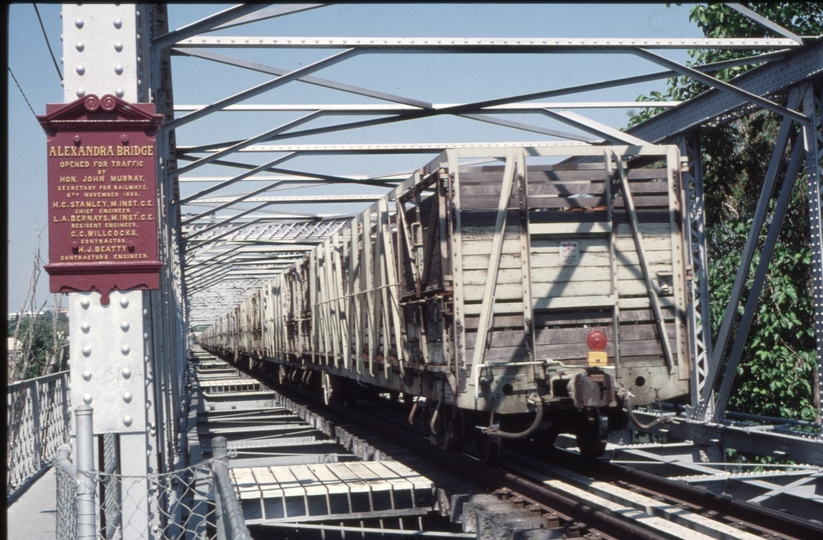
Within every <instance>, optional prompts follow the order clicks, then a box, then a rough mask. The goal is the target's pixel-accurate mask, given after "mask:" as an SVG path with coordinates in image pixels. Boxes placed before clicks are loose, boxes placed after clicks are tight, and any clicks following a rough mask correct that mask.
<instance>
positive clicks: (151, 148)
mask: <svg viewBox="0 0 823 540" xmlns="http://www.w3.org/2000/svg"><path fill="white" fill-rule="evenodd" d="M37 118H38V120H39V121H40V124H41V125H42V126H43V129H44V130H45V131H46V134H47V136H48V192H49V264H47V265H46V266H45V269H46V272H48V274H49V283H50V290H51V292H63V293H68V292H78V291H98V292H100V293H101V295H102V296H101V303H102V304H104V305H105V304H108V302H109V292H110V291H111V290H113V289H116V290H119V291H125V290H135V289H141V290H149V289H158V288H159V287H160V276H159V271H160V268H161V267H162V263H161V262H160V261H159V259H158V247H157V238H158V219H157V216H158V214H157V200H158V197H157V172H156V171H157V169H156V160H157V155H156V154H157V152H156V144H155V134H156V132H157V130H158V129H159V127H160V124H161V122H162V120H163V116H162V115H158V114H154V105H152V104H144V103H128V102H126V101H123V100H121V99H119V98H117V97H115V96H110V95H106V96H103V97H102V98H98V97H97V96H94V95H89V96H86V97H84V98H81V99H78V100H77V101H74V102H72V103H68V104H59V105H58V104H49V105H47V106H46V114H45V115H44V116H38V117H37Z"/></svg>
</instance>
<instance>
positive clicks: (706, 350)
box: [674, 132, 712, 420]
mask: <svg viewBox="0 0 823 540" xmlns="http://www.w3.org/2000/svg"><path fill="white" fill-rule="evenodd" d="M674 142H675V144H677V146H678V148H679V149H680V155H681V156H682V158H684V159H685V160H686V163H687V164H688V170H687V171H685V172H684V173H683V182H684V184H685V186H684V187H685V188H686V189H685V191H686V205H687V208H688V212H689V228H688V229H687V231H686V234H687V235H688V237H687V238H688V242H689V246H690V249H689V251H688V255H689V261H688V263H687V266H692V267H693V268H694V275H693V277H692V283H691V287H690V291H689V293H690V295H691V306H690V310H689V311H690V312H689V319H690V322H691V326H692V343H691V348H692V359H693V362H694V364H693V366H692V378H691V409H690V411H689V412H690V413H694V412H695V411H696V410H697V409H698V404H699V403H700V396H701V392H702V390H703V387H704V386H705V384H706V376H707V375H708V371H709V359H710V358H711V355H712V353H711V342H712V328H711V322H710V320H709V315H710V309H709V258H708V252H707V250H706V212H705V198H704V194H703V161H702V152H701V148H700V134H699V133H697V132H689V133H686V134H683V135H679V136H677V137H676V138H675V140H674ZM708 412H709V414H710V413H711V411H708ZM692 418H693V419H696V418H694V416H692ZM703 419H705V418H701V420H703Z"/></svg>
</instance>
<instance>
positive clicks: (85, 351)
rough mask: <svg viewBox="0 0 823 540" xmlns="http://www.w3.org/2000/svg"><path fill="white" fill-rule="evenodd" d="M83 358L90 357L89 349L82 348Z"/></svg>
mask: <svg viewBox="0 0 823 540" xmlns="http://www.w3.org/2000/svg"><path fill="white" fill-rule="evenodd" d="M83 356H91V347H83Z"/></svg>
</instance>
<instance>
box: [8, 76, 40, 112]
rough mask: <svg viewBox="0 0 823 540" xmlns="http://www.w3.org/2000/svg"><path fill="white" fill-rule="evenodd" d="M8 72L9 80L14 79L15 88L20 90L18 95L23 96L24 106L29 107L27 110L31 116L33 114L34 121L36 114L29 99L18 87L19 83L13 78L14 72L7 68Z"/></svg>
mask: <svg viewBox="0 0 823 540" xmlns="http://www.w3.org/2000/svg"><path fill="white" fill-rule="evenodd" d="M8 70H9V74H10V75H11V78H12V79H14V84H16V85H17V88H18V90H20V93H21V94H23V99H25V100H26V105H28V106H29V110H30V111H31V114H33V115H34V118H35V119H36V118H37V113H36V112H34V108H33V107H32V106H31V103H29V98H27V97H26V93H25V92H23V89H22V88H21V87H20V83H19V82H17V77H15V76H14V72H13V71H12V70H11V68H10V67H9V68H8ZM38 121H39V120H38Z"/></svg>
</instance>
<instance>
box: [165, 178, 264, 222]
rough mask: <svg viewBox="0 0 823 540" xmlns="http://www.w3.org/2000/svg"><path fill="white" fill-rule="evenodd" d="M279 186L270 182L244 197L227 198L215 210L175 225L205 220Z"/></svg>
mask: <svg viewBox="0 0 823 540" xmlns="http://www.w3.org/2000/svg"><path fill="white" fill-rule="evenodd" d="M279 185H280V182H272V183H271V184H266V185H265V186H263V187H262V188H260V189H256V190H254V191H250V192H249V193H246V194H245V195H241V196H239V197H236V198H229V200H228V201H226V202H225V203H224V204H221V205H220V206H217V207H215V208H212V209H210V210H208V211H206V212H202V213H200V214H197V215H195V216H192V217H190V218H186V219H183V220H182V221H180V222H178V223H177V226H178V227H182V226H183V225H188V224H189V223H191V222H193V221H197V220H198V219H202V218H205V217H206V216H208V215H209V214H213V213H214V212H218V211H220V210H224V209H226V208H228V207H230V206H232V205H234V204H237V203H239V202H243V201H245V200H246V199H249V198H251V197H254V196H255V195H259V194H261V193H265V192H266V191H268V190H270V189H271V188H273V187H276V186H279ZM220 187H223V186H222V185H221V186H220ZM198 202H202V201H199V200H198Z"/></svg>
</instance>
